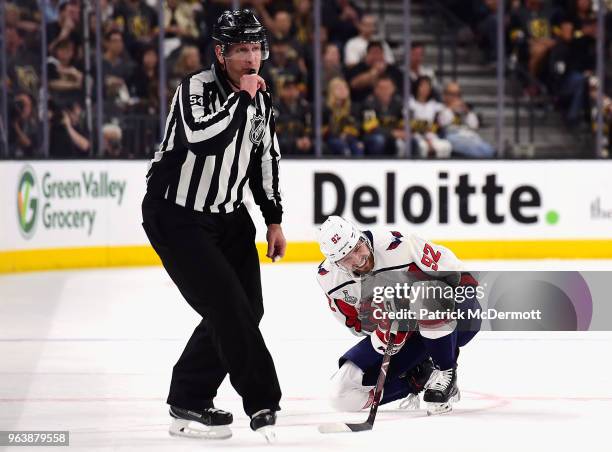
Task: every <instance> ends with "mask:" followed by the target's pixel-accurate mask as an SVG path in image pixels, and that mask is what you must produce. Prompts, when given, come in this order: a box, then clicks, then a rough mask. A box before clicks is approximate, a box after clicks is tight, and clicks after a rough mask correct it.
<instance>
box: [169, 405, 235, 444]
mask: <svg viewBox="0 0 612 452" xmlns="http://www.w3.org/2000/svg"><path fill="white" fill-rule="evenodd" d="M170 416H172V418H173V419H172V423H171V424H170V435H172V436H181V437H184V438H194V439H227V438H231V436H232V430H231V429H230V428H229V427H228V425H229V424H231V423H232V421H233V416H232V413H229V412H227V411H223V410H219V409H218V408H207V409H205V410H203V411H201V412H195V411H191V410H184V409H182V408H177V407H174V406H173V407H170Z"/></svg>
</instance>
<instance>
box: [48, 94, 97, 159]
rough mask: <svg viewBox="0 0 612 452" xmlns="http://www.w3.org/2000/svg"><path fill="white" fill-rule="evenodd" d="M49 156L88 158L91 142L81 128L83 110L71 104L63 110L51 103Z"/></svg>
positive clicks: (77, 105)
mask: <svg viewBox="0 0 612 452" xmlns="http://www.w3.org/2000/svg"><path fill="white" fill-rule="evenodd" d="M48 111H49V122H50V124H49V155H50V156H51V157H53V158H79V157H84V156H87V155H88V153H89V149H90V142H89V139H88V138H87V136H86V135H85V133H84V132H83V131H82V128H81V114H82V111H83V110H82V108H81V106H80V105H79V103H78V102H71V103H70V104H69V106H68V107H67V108H65V109H61V108H60V107H59V105H58V104H57V103H55V102H54V101H53V100H50V101H49V110H48Z"/></svg>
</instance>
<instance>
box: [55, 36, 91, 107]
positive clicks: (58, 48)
mask: <svg viewBox="0 0 612 452" xmlns="http://www.w3.org/2000/svg"><path fill="white" fill-rule="evenodd" d="M73 58H74V43H73V42H72V41H70V40H68V39H63V40H61V41H59V42H58V43H57V44H56V45H55V47H54V49H53V55H52V56H50V57H49V59H48V62H47V71H48V76H49V91H50V92H51V94H52V96H53V97H54V98H55V99H56V100H57V101H59V102H60V103H67V102H68V101H78V100H79V99H82V97H83V73H82V72H81V71H79V70H78V69H77V68H76V67H75V66H74V65H73V64H72V59H73Z"/></svg>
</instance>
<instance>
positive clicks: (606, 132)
mask: <svg viewBox="0 0 612 452" xmlns="http://www.w3.org/2000/svg"><path fill="white" fill-rule="evenodd" d="M598 85H599V81H598V80H597V77H591V78H590V79H589V97H590V101H591V105H592V107H591V127H592V129H593V132H597V126H598V120H599V115H600V113H599V110H598V105H597V91H598ZM602 111H603V139H604V140H603V141H604V142H603V143H602V146H603V149H602V151H603V155H604V157H607V158H609V157H610V156H611V155H612V154H611V151H612V149H611V144H612V99H610V97H609V96H606V95H605V94H604V96H603V99H602Z"/></svg>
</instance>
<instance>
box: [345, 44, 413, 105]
mask: <svg viewBox="0 0 612 452" xmlns="http://www.w3.org/2000/svg"><path fill="white" fill-rule="evenodd" d="M383 75H386V76H388V77H391V79H392V80H393V82H394V83H395V86H397V87H400V86H402V73H401V71H400V70H399V69H398V68H397V67H395V66H393V65H390V64H387V62H386V61H385V55H384V51H383V46H382V44H381V43H380V42H379V41H372V42H370V43H369V44H368V49H367V53H366V57H365V61H363V62H361V63H359V64H357V65H355V66H353V67H352V68H351V69H350V70H348V71H347V78H348V79H349V81H350V85H351V97H352V99H353V101H354V102H357V103H360V102H363V101H364V100H365V99H366V97H368V96H369V95H370V94H372V90H373V88H374V84H375V83H376V81H377V80H378V78H379V77H381V76H383Z"/></svg>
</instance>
